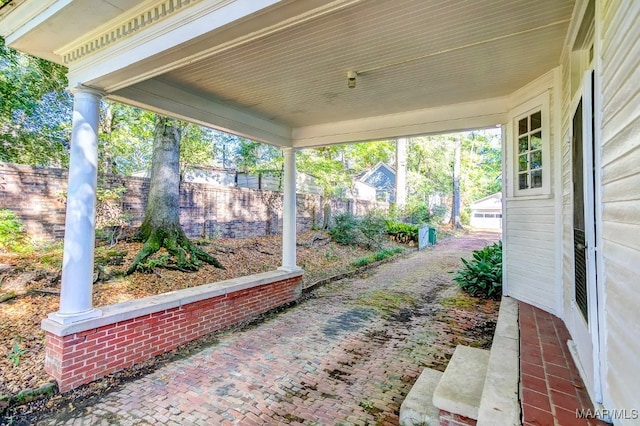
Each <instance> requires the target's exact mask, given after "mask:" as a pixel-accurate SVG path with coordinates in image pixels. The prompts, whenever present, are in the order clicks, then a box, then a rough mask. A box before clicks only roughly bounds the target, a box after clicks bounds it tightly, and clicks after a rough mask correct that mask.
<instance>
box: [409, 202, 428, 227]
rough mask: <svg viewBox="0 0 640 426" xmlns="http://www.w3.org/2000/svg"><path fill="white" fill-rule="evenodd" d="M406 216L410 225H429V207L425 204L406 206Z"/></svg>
mask: <svg viewBox="0 0 640 426" xmlns="http://www.w3.org/2000/svg"><path fill="white" fill-rule="evenodd" d="M406 214H407V216H408V217H409V218H410V219H411V223H429V221H430V220H431V213H429V205H428V204H427V203H417V204H413V205H410V206H407V209H406Z"/></svg>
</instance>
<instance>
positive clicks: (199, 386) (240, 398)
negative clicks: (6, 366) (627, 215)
mask: <svg viewBox="0 0 640 426" xmlns="http://www.w3.org/2000/svg"><path fill="white" fill-rule="evenodd" d="M496 238H497V237H496V236H487V235H484V236H483V235H481V236H478V235H476V236H470V237H465V238H459V239H451V240H447V241H444V242H442V243H441V244H439V245H438V246H437V247H436V249H434V250H428V251H424V252H419V253H413V254H411V255H409V256H407V257H406V258H403V259H400V260H398V261H395V262H393V263H389V264H385V265H382V266H380V267H378V268H377V269H375V270H374V271H372V272H370V273H369V276H366V277H359V278H355V279H349V280H343V281H339V282H336V283H333V284H330V285H327V286H325V287H323V288H320V289H318V290H316V291H315V293H314V295H313V296H312V297H311V298H310V299H308V300H306V301H304V302H302V303H300V304H298V305H296V306H295V307H293V308H290V309H288V310H287V311H285V312H282V313H280V314H278V315H275V316H272V317H270V319H268V320H267V321H265V322H263V323H260V324H258V325H255V326H251V327H249V328H247V329H244V330H242V331H235V332H227V333H225V334H222V335H219V336H217V338H218V341H217V343H215V344H213V345H211V346H208V347H206V348H204V349H202V350H201V351H200V352H197V353H194V354H193V355H191V356H189V357H187V358H185V359H182V360H178V361H173V362H170V363H168V364H167V365H165V366H162V367H160V368H158V369H157V370H156V371H155V372H153V373H151V374H149V375H147V376H145V377H143V378H140V379H138V380H135V381H132V382H129V383H126V384H125V385H124V386H123V387H121V388H120V389H119V390H117V391H114V392H111V393H108V394H105V395H103V396H102V397H101V398H100V399H99V401H98V402H97V403H95V404H93V405H92V406H87V407H83V408H78V407H81V406H82V404H76V407H75V408H74V409H73V410H70V409H68V410H65V411H63V412H58V413H56V414H55V416H53V417H51V418H50V419H48V420H47V421H46V422H44V423H46V424H73V425H76V424H78V425H81V424H82V425H101V424H102V425H108V424H117V425H134V424H135V425H139V424H168V425H216V424H241V425H265V424H307V425H317V424H326V425H336V424H349V425H352V424H353V425H366V424H371V425H373V424H389V425H390V424H397V422H398V413H399V407H400V404H401V403H402V400H403V399H404V397H405V395H406V394H407V392H408V391H409V389H410V388H411V385H412V384H413V382H414V381H415V380H416V378H417V377H418V375H419V373H420V372H421V371H422V369H423V368H424V367H432V368H437V369H440V370H443V369H444V366H445V364H446V362H447V361H448V359H449V357H450V356H451V354H452V353H453V350H454V348H455V345H456V344H474V341H476V342H477V340H478V339H479V337H478V336H480V335H481V334H483V333H482V331H483V330H484V331H486V329H487V328H489V329H490V328H491V327H490V325H491V323H492V321H494V320H495V316H496V311H497V306H496V303H495V302H489V301H487V302H483V303H482V304H480V305H473V304H470V303H469V302H468V301H466V302H465V301H464V300H463V298H464V296H459V294H458V291H457V289H456V287H455V286H454V285H453V284H452V283H451V277H452V276H451V275H450V274H449V273H448V272H449V271H452V270H454V269H456V268H457V267H458V266H459V264H460V263H459V258H460V256H461V255H469V253H470V251H471V249H475V248H479V247H482V246H484V245H485V244H487V243H488V242H489V240H495V239H496ZM452 296H454V297H452ZM460 300H463V302H460ZM484 334H485V335H486V332H485V333H484ZM480 343H483V344H485V345H486V343H487V341H486V340H485V341H483V342H480Z"/></svg>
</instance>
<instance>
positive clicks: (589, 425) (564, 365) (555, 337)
mask: <svg viewBox="0 0 640 426" xmlns="http://www.w3.org/2000/svg"><path fill="white" fill-rule="evenodd" d="M519 312H520V314H519V316H520V372H521V379H522V380H521V383H522V409H523V414H524V425H526V426H534V425H547V426H604V425H606V424H607V423H605V422H602V421H600V420H596V419H584V418H578V415H577V413H576V410H580V409H590V410H591V412H593V404H592V403H591V400H590V399H589V395H588V394H587V391H586V388H585V386H584V383H583V382H582V379H581V378H580V373H579V372H578V369H577V368H576V365H575V363H574V362H573V359H572V357H571V354H570V352H569V348H568V347H567V340H569V339H570V336H569V332H568V331H567V328H566V327H565V325H564V324H563V322H562V320H561V319H560V318H558V317H556V316H554V315H551V314H550V313H548V312H545V311H543V310H541V309H538V308H535V307H533V306H531V305H528V304H526V303H524V302H520V303H519Z"/></svg>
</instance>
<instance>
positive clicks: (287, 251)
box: [278, 148, 300, 272]
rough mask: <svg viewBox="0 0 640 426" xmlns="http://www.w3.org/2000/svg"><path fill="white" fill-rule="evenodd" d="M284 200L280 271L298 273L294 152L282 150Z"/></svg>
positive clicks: (290, 149) (292, 150)
mask: <svg viewBox="0 0 640 426" xmlns="http://www.w3.org/2000/svg"><path fill="white" fill-rule="evenodd" d="M282 152H283V153H284V182H283V191H284V200H283V219H282V266H281V267H280V268H278V269H280V270H282V271H288V272H292V271H299V270H300V268H299V267H298V266H297V265H296V222H297V221H296V151H295V149H293V148H283V149H282Z"/></svg>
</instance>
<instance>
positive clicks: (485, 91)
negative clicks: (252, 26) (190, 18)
mask: <svg viewBox="0 0 640 426" xmlns="http://www.w3.org/2000/svg"><path fill="white" fill-rule="evenodd" d="M571 7H572V2H570V1H564V2H563V1H558V0H550V1H541V2H538V1H536V2H531V1H513V0H506V1H494V2H479V1H475V0H472V1H447V2H442V1H425V0H393V1H389V0H369V1H363V2H360V3H358V4H356V5H354V6H352V7H349V8H346V9H343V10H341V11H339V12H336V13H334V14H331V15H328V16H324V17H322V18H319V19H316V20H314V21H312V22H309V23H306V24H304V25H299V26H295V27H292V28H289V29H286V30H283V31H280V32H278V33H276V34H273V35H271V36H268V37H265V38H262V39H258V40H254V41H252V42H251V43H248V44H245V45H243V46H241V47H239V48H236V49H233V50H229V51H225V52H222V53H220V54H218V55H215V56H213V57H210V58H207V59H204V60H201V61H198V62H196V63H194V64H191V65H188V66H185V67H183V68H180V69H177V70H175V71H172V72H169V73H167V74H165V75H163V76H161V77H159V78H160V79H161V80H162V81H163V82H166V83H168V84H171V85H174V86H176V87H180V88H182V89H184V90H187V91H191V92H195V93H201V94H206V96H211V97H212V99H215V100H218V101H221V102H224V103H226V104H228V105H231V106H235V107H240V108H243V109H244V108H246V109H249V110H251V111H253V112H254V113H256V114H258V115H260V116H263V117H266V118H268V119H270V120H275V121H277V122H280V123H283V124H286V125H288V126H291V127H304V126H310V125H315V124H320V123H330V122H335V121H343V120H352V119H358V118H364V117H369V116H378V115H384V114H393V113H398V112H402V111H407V110H415V109H422V108H431V107H436V106H442V105H448V104H456V103H461V102H468V101H474V100H480V99H485V98H493V97H499V96H504V95H508V94H509V93H511V92H513V91H514V90H516V89H517V88H519V87H521V86H523V85H524V84H526V83H527V82H529V81H531V80H533V79H535V78H536V77H538V76H540V75H542V74H544V73H545V72H547V71H549V70H550V69H551V68H553V67H555V66H557V65H558V62H559V57H560V50H561V46H562V42H563V40H564V36H565V33H566V30H567V26H568V18H569V17H570V14H571ZM550 24H551V25H550ZM554 24H555V25H554ZM348 70H355V71H357V72H358V77H357V85H356V88H355V89H349V88H347V78H346V74H347V71H348Z"/></svg>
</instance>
